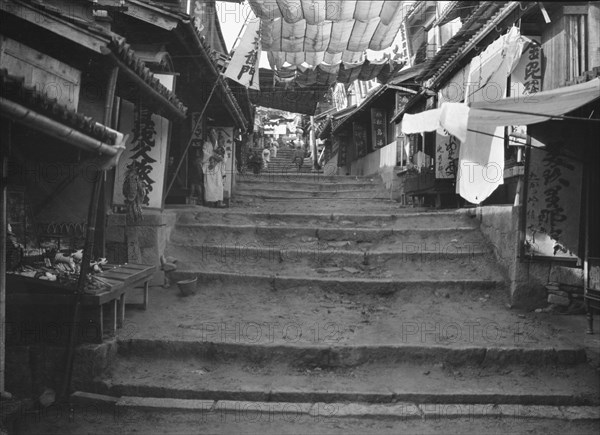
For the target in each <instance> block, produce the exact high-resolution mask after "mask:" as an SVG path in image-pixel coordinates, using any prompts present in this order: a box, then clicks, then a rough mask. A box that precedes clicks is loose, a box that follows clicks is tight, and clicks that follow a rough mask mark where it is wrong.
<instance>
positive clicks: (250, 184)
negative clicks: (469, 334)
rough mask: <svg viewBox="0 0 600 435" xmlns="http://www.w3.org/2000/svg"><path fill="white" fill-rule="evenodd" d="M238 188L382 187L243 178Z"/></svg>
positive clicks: (328, 189) (339, 189) (343, 189)
mask: <svg viewBox="0 0 600 435" xmlns="http://www.w3.org/2000/svg"><path fill="white" fill-rule="evenodd" d="M236 188H238V189H263V190H265V189H286V190H300V191H313V192H314V191H319V192H346V191H357V190H367V191H371V190H376V189H380V188H381V186H380V184H379V183H370V182H354V183H343V184H342V183H331V182H318V181H315V182H302V181H292V180H289V181H273V180H269V179H250V178H246V179H242V180H238V182H237V185H236Z"/></svg>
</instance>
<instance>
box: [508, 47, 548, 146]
mask: <svg viewBox="0 0 600 435" xmlns="http://www.w3.org/2000/svg"><path fill="white" fill-rule="evenodd" d="M510 81H511V88H510V94H511V96H519V97H523V99H524V100H525V98H527V95H531V94H535V93H536V92H539V91H541V90H542V48H541V47H540V46H539V45H538V44H536V43H535V42H532V43H530V44H529V46H528V47H527V50H525V52H524V53H523V56H521V60H520V61H519V63H518V64H517V66H516V67H515V69H514V71H513V72H512V74H511V76H510ZM530 99H531V100H532V101H534V100H535V97H530ZM509 129H510V133H520V134H521V135H522V136H525V135H526V134H527V126H525V125H511V126H509ZM509 145H510V146H524V145H525V140H524V139H518V138H515V137H514V136H509Z"/></svg>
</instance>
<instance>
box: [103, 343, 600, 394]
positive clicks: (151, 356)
mask: <svg viewBox="0 0 600 435" xmlns="http://www.w3.org/2000/svg"><path fill="white" fill-rule="evenodd" d="M222 347H223V346H221V345H215V344H213V345H212V346H209V345H207V344H206V343H205V344H202V345H194V346H192V345H191V343H189V342H156V341H155V342H140V341H131V340H130V341H126V342H121V343H119V352H120V355H119V359H118V361H117V362H116V364H115V365H114V366H113V368H112V370H111V371H112V375H111V376H109V377H107V378H105V379H104V380H103V381H102V382H98V383H96V384H95V390H96V391H95V392H97V393H101V394H109V395H111V396H141V397H156V398H158V397H162V398H174V399H187V400H236V401H264V402H288V403H314V402H325V403H335V402H340V403H344V402H366V403H380V404H381V403H388V404H391V403H398V402H400V403H416V404H450V403H451V404H460V405H466V404H512V405H546V406H592V405H597V404H598V403H600V400H599V397H598V390H597V388H596V385H597V384H598V381H599V378H598V374H597V373H596V372H595V371H594V370H593V368H591V367H590V366H588V365H587V364H584V363H578V359H580V358H579V356H578V354H577V353H574V351H570V350H567V349H564V350H563V352H562V353H561V354H560V355H561V356H563V357H565V358H566V359H569V360H570V362H571V364H562V363H561V362H560V361H559V360H558V359H557V358H556V356H555V355H551V354H550V353H549V352H545V351H543V350H542V351H540V352H536V351H533V352H531V353H530V354H528V352H525V353H523V352H520V353H519V354H518V357H517V358H516V360H517V361H524V362H522V363H521V362H517V363H511V362H508V361H510V355H511V352H512V350H511V349H503V350H501V351H499V352H498V353H497V354H496V356H502V358H500V359H499V360H494V359H493V356H491V355H490V356H488V355H487V354H485V355H484V354H483V353H482V354H481V355H477V353H476V352H475V351H474V350H468V351H454V352H451V353H446V355H445V357H443V358H440V359H438V358H431V359H430V358H429V357H430V356H432V355H427V356H426V355H424V354H421V355H420V356H419V357H418V358H417V359H416V360H414V361H411V358H410V353H409V355H407V353H406V352H402V355H400V354H399V351H398V349H386V350H387V351H388V352H390V353H391V355H389V359H388V361H390V362H393V363H383V362H366V363H364V364H360V365H354V366H337V365H335V364H334V365H331V364H330V363H329V360H328V359H327V358H330V357H332V356H333V355H335V351H334V350H333V349H332V350H330V351H329V352H321V354H320V355H318V356H316V357H315V355H312V354H311V353H310V352H301V351H298V350H297V349H295V348H293V347H289V348H281V347H273V348H269V346H262V347H263V348H264V350H260V351H259V350H258V349H248V348H249V346H246V347H245V348H244V347H243V346H238V345H234V346H229V349H228V350H222V349H221V348H222ZM253 347H254V348H257V347H261V346H253ZM236 351H237V352H236ZM270 352H272V353H270ZM491 353H492V352H490V354H491ZM434 355H439V353H437V352H436V353H435V354H434ZM280 356H281V357H282V358H278V357H280ZM515 356H516V355H515ZM505 357H506V358H505Z"/></svg>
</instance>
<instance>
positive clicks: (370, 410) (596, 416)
mask: <svg viewBox="0 0 600 435" xmlns="http://www.w3.org/2000/svg"><path fill="white" fill-rule="evenodd" d="M116 407H117V408H118V409H122V410H124V409H137V410H145V411H159V410H160V411H194V412H205V413H214V414H216V413H226V414H235V413H243V414H250V413H255V414H265V415H275V414H291V415H296V416H306V417H311V418H385V419H395V420H409V419H418V420H421V419H422V420H442V419H459V418H461V419H464V418H467V419H476V418H486V417H495V418H498V417H500V418H514V419H553V420H569V421H581V420H600V408H598V407H594V406H568V407H563V406H536V405H505V404H500V405H493V404H418V403H410V402H399V403H391V404H366V403H325V402H316V403H302V402H300V403H295V402H253V401H233V400H219V401H213V400H186V399H170V398H154V397H131V396H124V397H121V398H119V399H118V400H117V401H116Z"/></svg>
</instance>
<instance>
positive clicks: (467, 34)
mask: <svg viewBox="0 0 600 435" xmlns="http://www.w3.org/2000/svg"><path fill="white" fill-rule="evenodd" d="M505 3H506V2H481V4H480V5H479V7H477V8H476V9H475V10H474V11H473V12H472V13H471V15H470V16H469V17H468V18H467V20H466V21H465V22H464V23H463V25H462V26H461V28H460V29H459V30H458V32H456V34H455V35H454V36H453V37H452V38H450V40H449V41H448V42H446V43H445V44H444V45H443V46H442V47H441V48H440V50H439V51H438V52H437V53H436V54H435V56H433V58H432V59H431V60H430V63H429V66H428V67H427V68H426V69H425V70H424V71H423V73H422V74H421V76H420V78H421V79H423V80H426V79H428V78H431V77H433V78H435V77H436V76H437V75H439V73H441V72H442V71H443V70H444V68H445V67H446V66H448V65H449V64H450V62H451V61H452V60H453V59H454V58H455V57H456V56H458V54H459V53H460V52H461V50H462V48H463V46H464V45H465V44H466V43H467V42H468V41H469V40H470V39H471V38H472V37H473V36H474V35H476V34H477V33H478V32H479V31H480V30H481V29H485V28H486V24H487V23H488V21H489V20H490V19H491V18H492V17H493V16H495V15H497V13H498V11H499V9H501V8H502V6H504V4H505Z"/></svg>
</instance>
